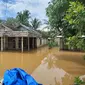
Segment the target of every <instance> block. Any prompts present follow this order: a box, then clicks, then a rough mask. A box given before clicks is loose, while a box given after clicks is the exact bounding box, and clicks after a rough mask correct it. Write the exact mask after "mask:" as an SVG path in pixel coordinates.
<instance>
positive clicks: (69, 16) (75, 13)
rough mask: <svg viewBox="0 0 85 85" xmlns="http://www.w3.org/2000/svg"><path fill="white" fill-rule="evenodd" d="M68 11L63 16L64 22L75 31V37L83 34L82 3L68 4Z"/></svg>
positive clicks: (84, 32) (84, 30)
mask: <svg viewBox="0 0 85 85" xmlns="http://www.w3.org/2000/svg"><path fill="white" fill-rule="evenodd" d="M69 6H70V7H69V9H68V10H67V13H66V15H65V18H64V19H65V20H66V21H67V22H69V24H71V25H72V26H73V29H75V30H76V31H77V33H76V34H77V35H82V34H85V7H84V5H83V4H82V3H80V2H78V1H76V2H72V1H71V2H70V5H69Z"/></svg>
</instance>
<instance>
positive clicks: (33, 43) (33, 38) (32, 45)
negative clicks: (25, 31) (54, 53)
mask: <svg viewBox="0 0 85 85" xmlns="http://www.w3.org/2000/svg"><path fill="white" fill-rule="evenodd" d="M32 47H33V48H34V37H33V40H32Z"/></svg>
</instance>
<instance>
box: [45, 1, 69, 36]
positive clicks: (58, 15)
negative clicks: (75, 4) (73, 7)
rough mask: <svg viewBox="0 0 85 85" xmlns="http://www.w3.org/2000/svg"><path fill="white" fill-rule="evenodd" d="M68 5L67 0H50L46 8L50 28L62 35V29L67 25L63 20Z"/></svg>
mask: <svg viewBox="0 0 85 85" xmlns="http://www.w3.org/2000/svg"><path fill="white" fill-rule="evenodd" d="M68 7H69V2H68V0H52V1H51V2H50V3H49V6H48V7H47V9H46V14H47V16H48V18H49V24H50V26H51V28H52V29H54V30H55V31H56V32H57V31H58V32H59V33H60V34H62V35H63V33H64V32H63V30H64V29H67V25H68V23H67V22H65V21H64V20H63V17H64V16H65V12H66V10H67V9H68ZM56 34H57V33H56Z"/></svg>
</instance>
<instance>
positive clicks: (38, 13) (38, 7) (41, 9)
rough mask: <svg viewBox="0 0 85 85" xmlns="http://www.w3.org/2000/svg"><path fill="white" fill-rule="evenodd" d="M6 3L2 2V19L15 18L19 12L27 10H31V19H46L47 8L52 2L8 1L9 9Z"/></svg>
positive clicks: (39, 0)
mask: <svg viewBox="0 0 85 85" xmlns="http://www.w3.org/2000/svg"><path fill="white" fill-rule="evenodd" d="M6 1H7V0H0V18H2V19H6V18H7V17H15V16H16V14H17V12H20V11H23V10H25V9H27V10H29V11H30V13H31V17H33V18H34V17H36V18H38V19H41V20H43V19H46V18H47V17H46V10H45V9H46V7H47V6H48V2H49V1H50V0H8V1H9V2H8V4H7V9H6Z"/></svg>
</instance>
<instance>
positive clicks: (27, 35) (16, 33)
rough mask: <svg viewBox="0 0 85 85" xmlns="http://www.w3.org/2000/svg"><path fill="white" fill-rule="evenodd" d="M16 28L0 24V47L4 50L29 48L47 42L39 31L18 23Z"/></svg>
mask: <svg viewBox="0 0 85 85" xmlns="http://www.w3.org/2000/svg"><path fill="white" fill-rule="evenodd" d="M16 29H17V30H13V29H11V28H9V27H7V26H6V25H5V24H2V23H1V24H0V48H1V51H6V50H21V51H22V52H23V51H25V50H28V51H29V50H31V49H34V48H38V47H40V46H43V45H46V44H47V39H45V38H43V37H42V34H40V33H39V32H37V31H35V30H33V29H31V28H29V27H27V26H25V25H23V24H20V25H19V26H18V27H17V28H16Z"/></svg>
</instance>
